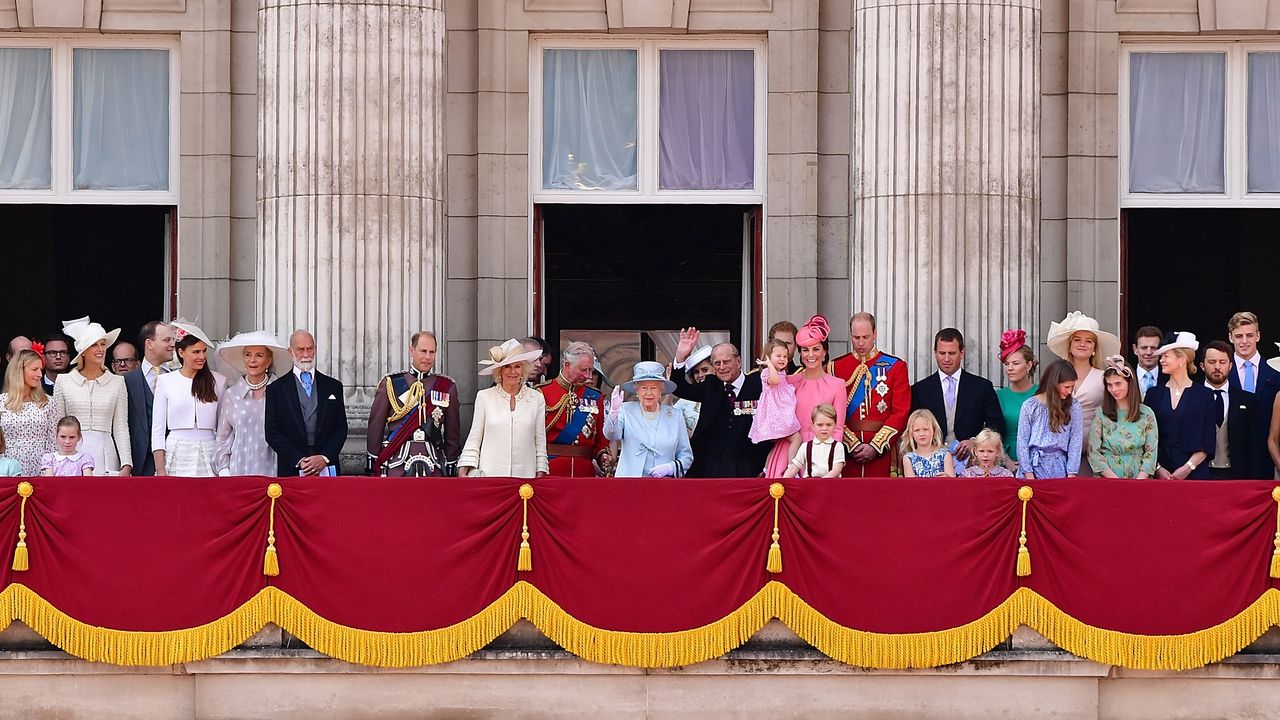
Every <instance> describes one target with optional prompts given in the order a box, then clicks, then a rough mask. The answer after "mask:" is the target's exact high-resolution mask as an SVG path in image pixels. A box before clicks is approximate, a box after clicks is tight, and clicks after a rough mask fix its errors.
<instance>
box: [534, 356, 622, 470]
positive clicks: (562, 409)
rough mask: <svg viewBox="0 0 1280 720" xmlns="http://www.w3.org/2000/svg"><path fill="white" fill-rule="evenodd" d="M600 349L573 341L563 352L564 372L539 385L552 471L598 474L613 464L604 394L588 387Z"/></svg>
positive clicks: (562, 368) (561, 359)
mask: <svg viewBox="0 0 1280 720" xmlns="http://www.w3.org/2000/svg"><path fill="white" fill-rule="evenodd" d="M595 359H596V353H595V351H594V350H592V349H591V346H590V345H588V344H586V343H584V342H571V343H569V346H568V347H566V348H565V349H564V352H562V353H560V374H559V375H557V376H556V377H555V379H553V380H549V381H547V382H545V383H543V384H541V385H539V386H538V392H540V393H542V396H543V398H544V399H546V401H547V457H548V459H549V460H550V467H551V470H550V472H549V473H548V474H550V475H558V476H565V477H595V475H596V470H597V468H599V469H600V470H601V471H602V472H605V473H607V472H608V471H609V470H610V469H612V467H613V457H612V455H611V454H610V453H609V439H608V438H606V437H605V436H604V396H603V395H602V394H601V393H600V391H599V390H597V389H595V388H592V387H588V386H587V381H589V380H590V379H591V370H592V367H593V365H594V363H595Z"/></svg>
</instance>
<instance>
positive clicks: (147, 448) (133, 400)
mask: <svg viewBox="0 0 1280 720" xmlns="http://www.w3.org/2000/svg"><path fill="white" fill-rule="evenodd" d="M157 372H159V371H157ZM124 387H125V390H126V391H127V392H128V394H129V446H130V449H131V450H132V451H133V474H134V475H155V474H156V459H155V457H154V456H152V454H151V402H152V401H153V400H154V399H155V393H153V392H151V386H150V385H148V384H147V376H146V375H143V374H142V367H141V366H138V367H136V368H134V369H132V370H130V371H129V372H127V373H125V374H124Z"/></svg>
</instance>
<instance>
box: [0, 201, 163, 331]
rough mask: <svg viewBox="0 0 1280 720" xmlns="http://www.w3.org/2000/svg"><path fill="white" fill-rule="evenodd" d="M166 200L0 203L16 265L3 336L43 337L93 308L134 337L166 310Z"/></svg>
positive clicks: (10, 274) (10, 275)
mask: <svg viewBox="0 0 1280 720" xmlns="http://www.w3.org/2000/svg"><path fill="white" fill-rule="evenodd" d="M170 210H171V208H168V207H164V206H148V205H140V206H128V205H0V224H3V227H4V231H3V232H2V233H0V237H3V238H4V240H3V241H2V242H3V243H4V245H6V246H7V247H5V251H6V252H5V256H6V257H8V258H10V259H11V262H12V263H13V264H11V265H10V266H9V267H8V268H7V272H6V273H5V281H4V288H5V294H6V296H7V297H8V298H9V302H10V303H11V304H10V306H9V309H8V310H7V311H6V312H4V313H0V338H3V339H2V340H0V343H7V342H8V341H9V338H12V337H13V336H15V335H19V334H21V335H28V336H30V337H33V338H34V337H38V336H44V335H46V334H48V333H52V332H55V331H58V330H60V329H61V328H62V323H61V321H62V320H70V319H72V318H77V317H81V316H83V315H90V316H92V318H93V319H94V321H96V322H100V323H102V325H103V326H104V327H106V328H107V329H111V328H116V327H118V328H120V329H121V335H120V337H121V339H126V340H129V341H131V342H132V341H133V340H134V337H135V336H136V335H137V333H138V328H140V327H141V326H142V325H143V323H146V322H147V321H149V320H155V319H158V318H160V317H162V316H163V315H164V310H165V292H166V288H167V285H168V283H167V275H168V265H166V260H167V252H166V248H167V247H168V238H169V214H170Z"/></svg>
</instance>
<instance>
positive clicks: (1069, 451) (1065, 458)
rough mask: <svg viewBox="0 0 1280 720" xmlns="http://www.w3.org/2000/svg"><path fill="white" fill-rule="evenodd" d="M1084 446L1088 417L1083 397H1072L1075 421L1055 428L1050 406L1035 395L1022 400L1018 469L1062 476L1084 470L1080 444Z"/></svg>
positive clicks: (1054, 476) (1040, 476)
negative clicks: (1085, 417)
mask: <svg viewBox="0 0 1280 720" xmlns="http://www.w3.org/2000/svg"><path fill="white" fill-rule="evenodd" d="M1083 446H1084V420H1083V419H1082V417H1081V410H1080V401H1079V400H1076V399H1075V398H1072V400H1071V422H1069V423H1067V425H1066V427H1063V428H1060V429H1059V430H1058V431H1057V432H1054V431H1053V430H1052V429H1051V428H1050V427H1049V406H1048V405H1046V404H1044V403H1043V402H1040V396H1039V395H1036V396H1033V397H1032V398H1031V399H1030V400H1027V401H1026V402H1024V403H1022V412H1021V413H1020V415H1019V417H1018V472H1019V473H1020V474H1023V475H1025V474H1027V473H1031V474H1032V475H1033V476H1034V477H1035V478H1036V479H1037V480H1038V479H1040V478H1062V477H1066V476H1068V475H1076V474H1078V473H1079V472H1080V455H1081V451H1080V448H1081V447H1083Z"/></svg>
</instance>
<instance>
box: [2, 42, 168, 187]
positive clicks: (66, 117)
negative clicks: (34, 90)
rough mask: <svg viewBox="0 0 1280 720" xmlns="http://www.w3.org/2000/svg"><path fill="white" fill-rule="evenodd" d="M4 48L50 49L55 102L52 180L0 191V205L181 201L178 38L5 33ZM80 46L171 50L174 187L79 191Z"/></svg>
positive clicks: (53, 108) (53, 98)
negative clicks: (45, 185)
mask: <svg viewBox="0 0 1280 720" xmlns="http://www.w3.org/2000/svg"><path fill="white" fill-rule="evenodd" d="M0 47H14V48H48V49H49V50H50V51H51V52H50V61H51V73H50V76H51V78H52V87H51V100H52V103H53V107H52V111H53V112H52V117H53V128H52V144H51V152H50V155H51V158H50V161H51V163H52V170H53V173H52V178H51V180H52V181H51V182H50V185H51V186H52V187H51V188H50V189H48V190H29V189H21V190H17V189H15V190H5V189H0V205H4V204H18V203H21V204H42V205H177V204H178V193H179V190H180V187H179V177H178V168H179V162H178V159H179V140H180V135H179V132H178V129H179V117H180V108H181V95H180V90H181V87H180V74H181V65H180V64H179V57H178V39H177V38H173V37H167V36H123V35H122V36H116V35H112V36H101V37H98V36H80V35H66V36H42V37H38V38H32V37H24V36H14V35H0ZM76 48H88V49H94V50H98V49H119V50H165V51H167V52H168V53H169V188H168V189H167V190H77V189H75V179H74V167H73V166H74V156H75V148H74V146H73V144H72V143H73V136H74V129H73V128H74V120H75V118H74V113H73V111H74V104H75V78H74V77H73V72H74V61H73V51H74V50H75V49H76Z"/></svg>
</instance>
